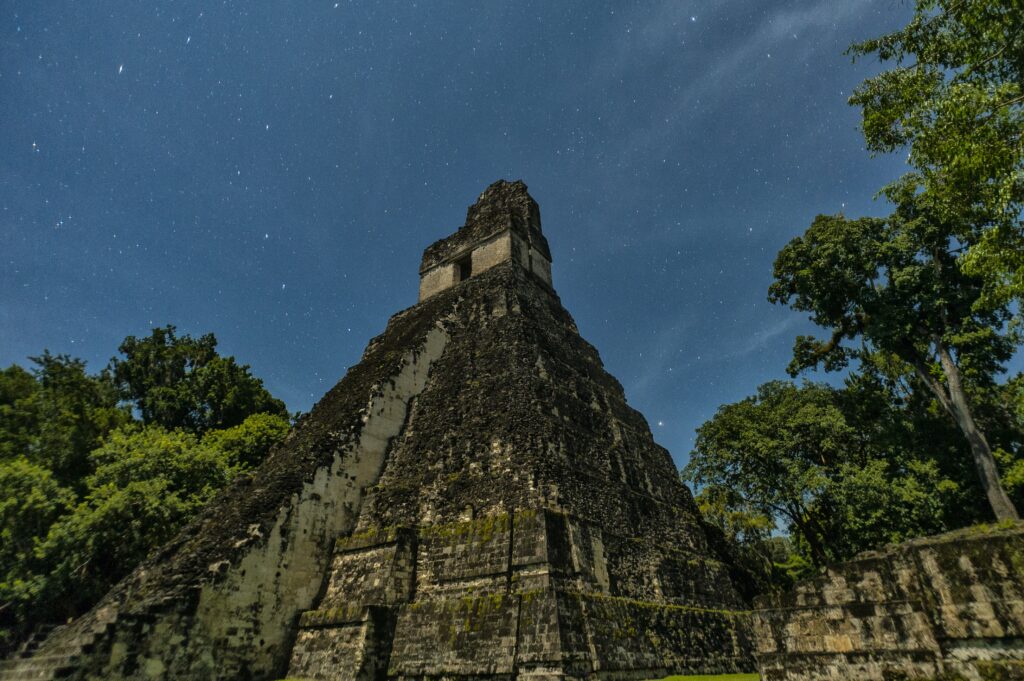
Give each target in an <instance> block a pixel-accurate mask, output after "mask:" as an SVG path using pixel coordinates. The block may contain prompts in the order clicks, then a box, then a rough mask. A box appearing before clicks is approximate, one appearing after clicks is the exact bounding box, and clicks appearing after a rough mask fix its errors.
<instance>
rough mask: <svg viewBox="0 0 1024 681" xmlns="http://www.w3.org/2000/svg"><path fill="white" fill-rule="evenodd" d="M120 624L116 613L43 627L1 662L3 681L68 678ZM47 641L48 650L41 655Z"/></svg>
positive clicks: (1, 677) (0, 670) (1, 679)
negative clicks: (88, 619)
mask: <svg viewBox="0 0 1024 681" xmlns="http://www.w3.org/2000/svg"><path fill="white" fill-rule="evenodd" d="M117 621H118V616H117V614H116V613H115V614H113V615H112V616H108V617H102V615H101V616H100V617H97V619H96V621H94V622H82V621H76V622H72V623H70V624H66V625H60V626H54V625H50V626H47V627H44V628H40V629H39V630H37V631H36V632H35V633H33V634H32V636H31V637H30V638H29V639H28V640H27V641H26V642H25V643H24V644H23V645H22V646H21V648H19V649H18V651H17V652H16V653H15V654H14V655H12V656H11V657H9V658H7V659H6V660H0V681H50V680H51V679H64V678H68V677H69V676H70V675H71V674H73V673H74V672H75V670H76V669H77V668H78V663H79V661H80V660H81V658H82V656H83V655H88V654H89V653H91V652H92V651H93V650H94V649H95V647H96V645H97V644H98V643H100V642H101V641H102V640H103V639H104V638H106V637H107V635H108V634H110V632H111V631H113V629H114V626H115V625H116V623H117ZM83 625H84V626H83ZM44 642H45V643H46V649H47V650H44V651H43V654H41V655H39V654H37V653H39V652H40V648H41V647H42V646H43V644H44Z"/></svg>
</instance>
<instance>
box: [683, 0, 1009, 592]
mask: <svg viewBox="0 0 1024 681" xmlns="http://www.w3.org/2000/svg"><path fill="white" fill-rule="evenodd" d="M914 7H915V11H914V16H913V18H912V20H911V21H910V22H909V23H908V24H907V25H906V26H905V27H903V28H902V29H900V30H898V31H895V32H893V33H891V34H888V35H884V36H881V37H879V38H875V39H871V40H866V41H864V42H861V43H858V44H856V45H854V46H853V47H852V48H851V53H852V54H854V55H855V57H856V58H864V57H867V56H877V57H878V58H879V59H880V61H881V62H882V63H883V64H884V65H885V66H887V67H888V68H887V69H885V70H883V71H882V72H881V73H879V74H878V75H877V76H874V77H872V78H869V79H867V80H866V81H865V82H864V83H862V84H861V85H860V86H859V87H858V88H857V89H856V91H855V93H854V95H853V97H851V99H850V103H851V104H852V105H854V106H857V107H859V108H860V109H861V111H862V130H863V133H864V138H865V142H866V146H867V149H868V150H869V151H870V152H872V153H890V152H901V153H906V154H907V158H908V162H909V165H910V171H909V172H908V173H907V174H905V175H904V176H903V177H901V178H898V179H897V180H895V181H894V182H892V183H890V184H889V185H887V186H885V187H883V188H882V195H883V196H884V197H885V198H886V199H887V200H888V201H889V203H890V204H891V206H892V208H893V211H892V213H891V215H889V216H888V217H885V218H859V219H849V218H846V217H845V216H842V215H824V216H819V217H818V218H816V219H815V220H814V222H813V223H812V224H811V226H810V227H809V228H808V229H807V230H806V232H805V233H804V234H803V235H802V236H800V237H798V238H796V239H793V240H792V241H791V242H790V243H789V244H787V245H786V247H785V248H783V249H782V251H781V252H780V253H779V254H778V256H777V258H776V261H775V271H774V275H775V281H774V283H773V284H772V286H771V289H770V292H769V298H770V299H771V300H772V301H774V302H777V303H781V304H786V305H789V306H790V307H792V308H794V309H795V310H798V311H803V312H807V313H809V314H810V317H811V319H812V320H813V321H814V322H815V323H817V324H818V325H820V326H821V327H823V328H824V329H825V331H826V336H825V337H824V338H812V337H800V338H798V339H797V341H796V345H795V347H794V352H793V361H792V362H791V363H790V366H789V370H790V373H791V375H794V376H795V375H797V374H798V373H799V372H800V371H802V370H805V369H811V368H816V367H822V368H824V369H825V370H827V371H834V370H842V371H844V372H846V379H845V383H844V385H843V386H842V387H841V388H835V387H830V386H826V385H818V384H808V383H805V384H803V385H801V386H798V385H794V384H792V383H770V384H767V385H764V386H761V387H760V388H759V389H758V392H757V394H756V395H754V396H752V397H750V398H748V399H746V400H743V401H741V402H739V403H736V404H731V405H725V406H723V407H722V408H720V409H719V411H718V413H717V414H716V415H715V417H714V418H713V419H712V420H711V421H709V422H708V423H706V424H704V426H702V427H701V428H700V430H699V432H698V439H697V442H696V448H695V450H694V452H693V454H692V460H691V463H690V465H689V466H688V467H687V468H686V469H685V470H684V473H683V475H684V478H686V479H687V480H689V481H690V482H691V483H694V484H695V486H696V487H697V489H698V491H699V494H698V497H697V499H698V502H699V503H700V504H701V506H702V508H703V509H704V510H705V512H706V513H707V514H708V516H709V517H710V518H711V519H712V520H714V521H715V522H716V523H717V524H718V525H719V526H720V527H722V529H723V530H725V531H726V533H727V534H729V535H730V536H732V537H733V538H734V539H735V541H736V542H737V543H738V544H739V545H740V547H741V551H742V554H743V555H744V557H745V561H746V562H747V564H748V565H747V566H748V567H749V568H750V569H751V570H752V571H753V572H755V573H756V574H758V575H759V576H760V577H761V579H762V584H763V585H764V586H765V588H777V587H779V586H784V585H785V584H786V582H787V580H788V579H791V578H792V577H794V576H799V575H800V574H801V573H803V572H806V571H807V570H809V569H813V568H814V567H819V566H821V565H822V564H823V563H825V562H828V561H831V560H840V559H845V558H849V557H851V556H852V555H853V554H854V553H856V552H858V551H860V550H863V549H868V548H872V547H876V546H878V545H880V544H883V543H886V542H891V541H900V540H902V539H905V538H907V537H911V536H915V535H919V534H926V533H932V532H937V531H940V530H944V529H950V528H955V527H961V526H964V525H967V524H970V523H974V522H979V521H983V520H989V519H991V518H992V517H993V516H994V517H996V518H1000V519H1014V518H1016V517H1018V513H1017V508H1018V507H1021V505H1022V504H1024V402H1022V400H1024V377H1021V376H1016V377H1012V378H1010V379H1009V380H1004V379H1003V378H1002V374H1003V372H1004V367H1005V366H1006V362H1007V361H1008V360H1009V359H1010V358H1011V357H1012V356H1013V355H1014V353H1016V352H1019V346H1020V336H1019V335H1018V334H1017V333H1016V330H1017V329H1018V328H1019V323H1020V321H1021V320H1020V309H1021V308H1020V303H1021V302H1024V222H1022V220H1021V216H1022V209H1024V144H1022V140H1024V11H1022V10H1024V8H1022V7H1021V6H1020V5H1019V3H1017V2H1010V3H1006V2H1002V3H998V2H996V3H993V2H987V1H985V0H916V2H915V5H914ZM780 530H781V531H785V532H788V533H789V536H788V537H781V536H778V532H779V531H780Z"/></svg>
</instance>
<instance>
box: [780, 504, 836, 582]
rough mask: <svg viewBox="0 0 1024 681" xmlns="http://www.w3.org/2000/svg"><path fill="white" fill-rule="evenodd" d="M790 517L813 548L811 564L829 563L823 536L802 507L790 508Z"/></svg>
mask: <svg viewBox="0 0 1024 681" xmlns="http://www.w3.org/2000/svg"><path fill="white" fill-rule="evenodd" d="M788 515H789V517H790V518H791V519H792V520H793V524H795V525H796V527H797V529H798V530H800V534H802V535H803V536H804V539H805V540H806V541H807V546H808V548H810V550H811V564H812V565H814V567H816V568H821V567H825V565H827V564H828V562H829V561H828V555H827V554H826V553H825V547H824V546H822V543H821V539H822V538H821V536H820V535H819V534H818V533H817V532H816V531H815V530H814V528H812V527H811V523H810V522H808V520H807V518H806V516H805V515H804V512H803V510H802V509H790V511H789V514H788Z"/></svg>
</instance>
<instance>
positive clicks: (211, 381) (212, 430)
mask: <svg viewBox="0 0 1024 681" xmlns="http://www.w3.org/2000/svg"><path fill="white" fill-rule="evenodd" d="M216 343H217V341H216V339H215V338H214V337H213V336H212V335H209V334H208V335H205V336H202V337H201V338H199V339H198V340H196V339H192V338H191V337H189V336H187V335H186V336H183V337H178V336H176V335H175V333H174V328H173V327H165V328H160V329H154V330H153V333H152V335H151V337H149V338H146V339H143V340H138V339H135V338H133V337H129V338H127V339H126V340H125V342H124V343H123V344H122V345H121V348H120V349H121V352H122V355H123V356H121V357H116V358H114V359H113V360H111V364H110V367H108V368H107V369H105V370H103V371H101V372H100V373H98V374H95V375H91V374H89V373H87V372H86V368H85V364H84V363H83V362H82V361H80V360H77V359H73V358H70V357H67V356H63V355H61V356H54V355H51V354H49V353H46V352H44V353H43V354H42V355H41V356H39V357H35V358H32V360H31V361H32V363H33V365H34V366H33V368H32V369H31V370H28V369H25V368H22V367H20V366H17V365H14V366H11V367H9V368H7V369H5V370H3V371H0V649H2V648H4V647H6V646H9V645H11V644H13V643H14V642H15V641H17V640H18V639H20V638H22V637H24V636H25V635H26V634H28V633H30V632H31V630H32V629H33V628H34V627H36V626H37V625H39V624H43V623H49V622H61V621H64V620H65V619H67V618H68V617H73V616H75V615H77V614H79V613H81V612H83V611H84V610H85V609H87V608H89V607H90V606H91V605H92V604H93V603H95V602H96V601H97V600H98V599H99V598H100V597H101V596H102V595H103V594H104V593H105V592H106V591H107V590H108V589H109V588H110V587H111V586H112V585H113V584H114V583H115V582H117V581H118V580H119V579H120V578H121V577H123V576H124V575H126V574H127V573H128V572H130V571H131V570H132V569H133V568H134V567H135V566H136V565H138V564H139V563H140V562H141V561H142V560H143V559H145V558H146V557H147V556H148V555H149V554H150V553H151V552H152V551H153V550H154V549H156V548H157V547H159V546H160V545H161V544H163V543H164V542H166V541H167V540H168V539H170V538H171V537H173V536H174V534H176V533H177V532H178V531H179V530H180V529H181V528H182V527H183V526H184V525H185V524H186V523H187V522H188V521H189V520H191V519H192V518H193V517H194V516H195V515H196V513H197V512H198V510H199V509H200V508H202V507H203V506H204V505H205V504H206V503H207V502H208V501H209V500H210V499H211V498H212V497H213V495H214V494H216V493H217V491H218V490H219V489H221V488H222V487H224V485H226V484H227V483H228V481H230V480H231V479H232V478H233V477H234V476H236V475H237V474H239V473H240V472H243V471H247V470H250V469H252V468H253V467H255V466H256V465H258V464H259V463H260V461H262V460H263V458H264V457H265V456H266V454H267V453H268V451H269V450H270V448H271V447H272V446H273V445H274V444H276V443H277V442H280V441H281V440H282V439H283V438H284V436H285V435H286V434H287V432H288V429H289V421H288V419H287V413H286V412H285V408H284V404H283V403H282V402H281V401H279V400H276V399H274V398H273V397H272V396H271V395H270V394H269V393H268V392H267V391H266V389H265V388H264V387H263V384H262V382H261V381H260V380H259V379H257V378H255V377H253V376H252V375H251V374H250V373H249V368H248V367H247V366H242V365H239V364H237V363H236V362H235V360H234V359H233V358H231V357H221V356H219V355H218V354H217V352H216Z"/></svg>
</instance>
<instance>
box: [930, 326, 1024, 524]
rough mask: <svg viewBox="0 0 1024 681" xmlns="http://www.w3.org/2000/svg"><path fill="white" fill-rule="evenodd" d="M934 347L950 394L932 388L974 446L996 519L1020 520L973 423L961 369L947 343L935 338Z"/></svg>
mask: <svg viewBox="0 0 1024 681" xmlns="http://www.w3.org/2000/svg"><path fill="white" fill-rule="evenodd" d="M935 348H936V350H938V353H939V362H941V363H942V373H943V374H945V375H946V386H947V388H948V390H949V393H948V395H947V394H944V391H942V389H941V386H936V387H933V388H932V391H933V392H934V391H935V389H936V388H938V389H939V392H938V393H937V395H938V397H939V401H940V402H942V404H943V406H944V407H945V408H946V411H948V412H949V414H950V415H951V416H952V417H953V420H954V421H956V425H957V426H959V428H960V430H961V431H962V432H963V434H964V437H966V438H967V442H968V444H969V445H970V446H971V455H972V456H973V457H974V467H975V468H976V469H977V471H978V477H979V478H981V487H982V489H984V490H985V494H986V496H988V503H989V505H991V506H992V512H993V513H994V514H995V516H996V519H997V520H1019V519H1020V516H1019V515H1018V514H1017V509H1016V507H1015V506H1014V505H1013V502H1012V501H1010V497H1009V496H1007V494H1006V490H1004V489H1003V485H1002V483H1001V482H1000V481H999V469H998V468H997V467H996V460H995V457H993V456H992V448H991V447H989V446H988V440H986V439H985V433H983V432H982V431H981V429H980V428H978V424H977V423H975V422H974V416H973V415H972V414H971V409H970V406H969V405H968V404H967V395H966V394H965V393H964V388H963V384H962V383H961V381H960V370H959V369H958V368H957V366H956V363H955V362H954V361H953V357H952V356H951V355H950V354H949V350H948V349H947V348H946V345H945V343H943V342H942V341H940V340H938V339H936V340H935ZM929 386H931V383H929Z"/></svg>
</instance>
